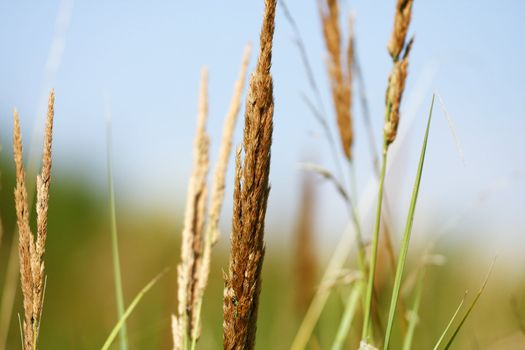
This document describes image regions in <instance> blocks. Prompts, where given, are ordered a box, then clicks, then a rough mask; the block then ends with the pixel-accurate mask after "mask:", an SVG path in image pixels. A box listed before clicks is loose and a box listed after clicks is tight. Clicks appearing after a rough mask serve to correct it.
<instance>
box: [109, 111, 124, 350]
mask: <svg viewBox="0 0 525 350" xmlns="http://www.w3.org/2000/svg"><path fill="white" fill-rule="evenodd" d="M106 132H107V135H106V136H107V167H108V185H109V217H110V220H111V255H112V263H113V274H114V276H115V298H116V301H117V315H118V318H119V320H120V319H123V318H124V292H123V288H122V274H121V269H120V256H119V248H118V236H117V214H116V210H115V188H114V186H113V170H112V162H111V149H112V147H111V120H110V119H109V116H108V121H107V126H106ZM119 328H120V331H119V338H120V349H121V350H127V349H128V334H127V333H128V332H127V327H126V322H125V319H124V320H123V321H122V325H121V326H120V327H119Z"/></svg>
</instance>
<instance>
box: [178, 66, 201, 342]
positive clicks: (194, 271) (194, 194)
mask: <svg viewBox="0 0 525 350" xmlns="http://www.w3.org/2000/svg"><path fill="white" fill-rule="evenodd" d="M207 89H208V71H207V69H205V68H203V70H202V73H201V88H200V94H199V111H198V117H197V133H196V136H195V140H194V144H193V170H192V174H191V177H190V180H189V184H188V194H187V198H186V212H185V216H184V227H183V231H182V247H181V262H180V264H179V266H178V268H177V272H178V277H177V282H178V292H177V297H178V315H177V322H175V323H174V324H173V328H177V333H178V334H173V339H174V342H175V344H174V347H175V349H182V347H183V339H185V338H187V337H189V336H190V335H191V334H193V330H194V329H195V326H196V320H195V313H194V311H195V309H196V304H197V299H196V296H195V293H196V290H197V280H198V274H199V271H200V263H201V254H202V240H203V229H204V223H205V211H206V201H207V183H206V177H207V174H208V163H209V159H208V149H209V137H208V135H207V134H206V130H205V126H206V120H207V116H208V96H207ZM175 326H176V327H175Z"/></svg>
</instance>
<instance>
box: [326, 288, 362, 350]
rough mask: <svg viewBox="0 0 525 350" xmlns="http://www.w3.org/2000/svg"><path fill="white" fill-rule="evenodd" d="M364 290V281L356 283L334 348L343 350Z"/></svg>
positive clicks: (349, 297) (334, 349) (347, 303)
mask: <svg viewBox="0 0 525 350" xmlns="http://www.w3.org/2000/svg"><path fill="white" fill-rule="evenodd" d="M362 292H363V282H362V281H359V282H357V283H356V285H355V286H354V288H353V289H352V291H351V292H350V294H349V295H348V301H347V302H346V307H345V311H344V314H343V317H342V318H341V323H339V328H338V330H337V334H336V336H335V339H334V343H333V345H332V350H341V349H343V345H344V342H345V340H346V336H347V334H348V331H349V330H350V327H351V326H352V321H353V319H354V316H355V313H356V310H357V304H358V300H359V297H360V295H361V294H362Z"/></svg>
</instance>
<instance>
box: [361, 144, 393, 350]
mask: <svg viewBox="0 0 525 350" xmlns="http://www.w3.org/2000/svg"><path fill="white" fill-rule="evenodd" d="M387 151H388V145H387V143H386V141H384V142H383V157H382V158H383V160H382V162H381V174H380V177H379V190H378V196H377V211H376V219H375V226H374V235H373V237H372V252H371V256H370V270H369V273H368V283H367V286H366V299H365V300H366V301H365V310H364V311H365V315H364V319H363V334H362V337H361V338H362V341H364V342H367V343H368V338H369V335H370V323H371V320H370V314H371V311H372V295H373V291H374V279H375V272H376V263H377V247H378V243H379V229H380V226H381V207H382V204H383V188H384V184H385V174H386V164H387V154H388V152H387Z"/></svg>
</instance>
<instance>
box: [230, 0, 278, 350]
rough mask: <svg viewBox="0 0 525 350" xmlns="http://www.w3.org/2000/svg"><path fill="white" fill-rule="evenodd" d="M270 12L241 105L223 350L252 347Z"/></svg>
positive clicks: (269, 98)
mask: <svg viewBox="0 0 525 350" xmlns="http://www.w3.org/2000/svg"><path fill="white" fill-rule="evenodd" d="M275 8H276V0H266V1H265V12H264V18H263V24H262V29H261V35H260V49H259V57H258V62H257V67H256V70H255V72H254V73H253V74H252V77H251V79H250V88H249V91H248V97H247V103H246V112H245V127H244V139H243V146H244V161H243V162H242V165H241V158H240V152H237V157H236V180H235V188H234V213H233V220H232V235H231V254H230V263H229V269H228V275H227V276H226V279H225V290H224V305H223V308H224V323H223V328H224V329H223V332H224V333H223V341H224V348H225V349H253V348H254V346H255V333H256V322H257V309H258V301H259V293H260V290H261V277H260V274H261V269H262V263H263V258H264V240H263V236H264V218H265V214H266V204H267V200H268V193H269V186H268V175H269V171H270V146H271V142H272V131H273V82H272V77H271V74H270V67H271V56H272V41H273V33H274V26H275Z"/></svg>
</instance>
